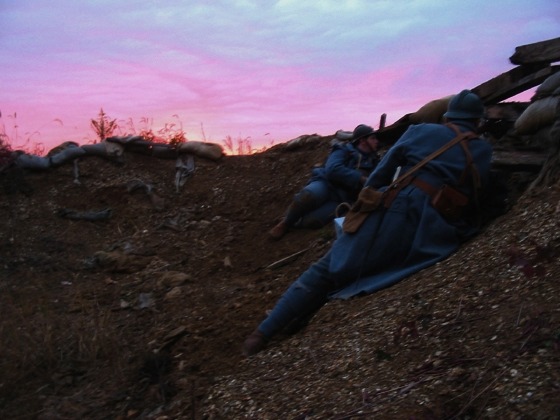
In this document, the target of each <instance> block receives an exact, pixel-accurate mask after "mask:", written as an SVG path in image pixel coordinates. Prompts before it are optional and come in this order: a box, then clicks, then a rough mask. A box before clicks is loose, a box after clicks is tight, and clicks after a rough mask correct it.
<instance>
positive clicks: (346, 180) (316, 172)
mask: <svg viewBox="0 0 560 420" xmlns="http://www.w3.org/2000/svg"><path fill="white" fill-rule="evenodd" d="M378 162H379V156H378V155H377V153H376V152H372V153H364V152H362V151H360V150H358V148H357V147H356V146H354V145H353V144H352V143H335V144H334V145H333V147H332V149H331V152H330V154H329V156H328V158H327V162H326V163H325V165H324V166H322V167H320V168H314V169H313V170H312V172H311V178H310V180H309V183H308V184H307V185H306V186H305V187H304V188H303V189H302V190H301V191H300V192H298V193H297V194H296V195H295V196H294V201H293V202H294V204H293V205H292V206H291V207H290V208H289V210H288V212H287V213H286V223H287V224H288V226H295V227H302V228H319V227H322V226H324V225H326V224H327V223H329V222H331V221H332V220H333V219H334V217H335V210H336V208H337V206H338V205H339V204H340V203H343V202H347V203H353V202H354V201H355V200H356V198H357V196H358V193H359V192H360V190H361V188H362V187H363V182H362V181H361V178H362V177H364V176H365V177H367V176H368V175H370V174H371V172H372V171H373V169H374V168H375V167H376V166H377V163H378Z"/></svg>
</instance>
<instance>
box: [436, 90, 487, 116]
mask: <svg viewBox="0 0 560 420" xmlns="http://www.w3.org/2000/svg"><path fill="white" fill-rule="evenodd" d="M483 115H484V105H483V104H482V101H481V100H480V98H479V97H478V95H476V94H475V93H473V92H471V91H470V90H468V89H465V90H463V91H462V92H461V93H459V94H457V95H455V96H454V97H453V98H451V100H450V101H449V106H448V107H447V112H446V113H445V114H443V116H444V117H446V118H458V119H463V120H468V119H473V118H482V116H483Z"/></svg>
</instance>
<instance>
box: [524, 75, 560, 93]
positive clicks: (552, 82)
mask: <svg viewBox="0 0 560 420" xmlns="http://www.w3.org/2000/svg"><path fill="white" fill-rule="evenodd" d="M558 88H560V71H559V72H556V73H554V74H553V75H552V76H548V77H547V78H546V79H545V81H544V82H542V83H541V84H540V85H539V87H537V89H536V90H535V95H534V96H533V97H532V98H531V99H532V100H536V99H542V98H546V97H547V96H551V95H553V94H554V91H555V90H557V89H558Z"/></svg>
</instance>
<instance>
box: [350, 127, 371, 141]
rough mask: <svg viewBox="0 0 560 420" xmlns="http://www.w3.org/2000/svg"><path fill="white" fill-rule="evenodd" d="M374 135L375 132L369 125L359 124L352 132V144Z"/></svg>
mask: <svg viewBox="0 0 560 420" xmlns="http://www.w3.org/2000/svg"><path fill="white" fill-rule="evenodd" d="M371 135H375V131H373V128H371V127H370V126H369V125H365V124H360V125H358V126H357V127H356V128H354V131H353V132H352V142H356V141H358V140H360V139H361V138H363V137H369V136H371Z"/></svg>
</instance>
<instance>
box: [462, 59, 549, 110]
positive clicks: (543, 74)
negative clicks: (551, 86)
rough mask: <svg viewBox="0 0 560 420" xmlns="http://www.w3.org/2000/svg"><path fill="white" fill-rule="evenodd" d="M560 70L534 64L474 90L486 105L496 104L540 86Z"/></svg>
mask: <svg viewBox="0 0 560 420" xmlns="http://www.w3.org/2000/svg"><path fill="white" fill-rule="evenodd" d="M559 70H560V66H550V65H545V64H532V65H526V66H518V67H515V68H514V69H512V70H510V71H508V72H505V73H502V74H500V75H499V76H497V77H494V78H493V79H490V80H488V81H487V82H484V83H482V84H481V85H478V86H477V87H475V88H473V89H472V91H473V92H474V93H476V94H477V95H478V96H480V98H481V99H482V101H483V102H484V104H485V105H491V104H496V103H498V102H500V101H503V100H506V99H509V98H511V97H512V96H515V95H517V94H518V93H521V92H525V91H526V90H528V89H531V88H533V87H535V86H538V85H540V84H541V83H542V82H543V81H545V80H546V78H547V77H549V76H550V75H552V74H554V73H556V72H557V71H559Z"/></svg>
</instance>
